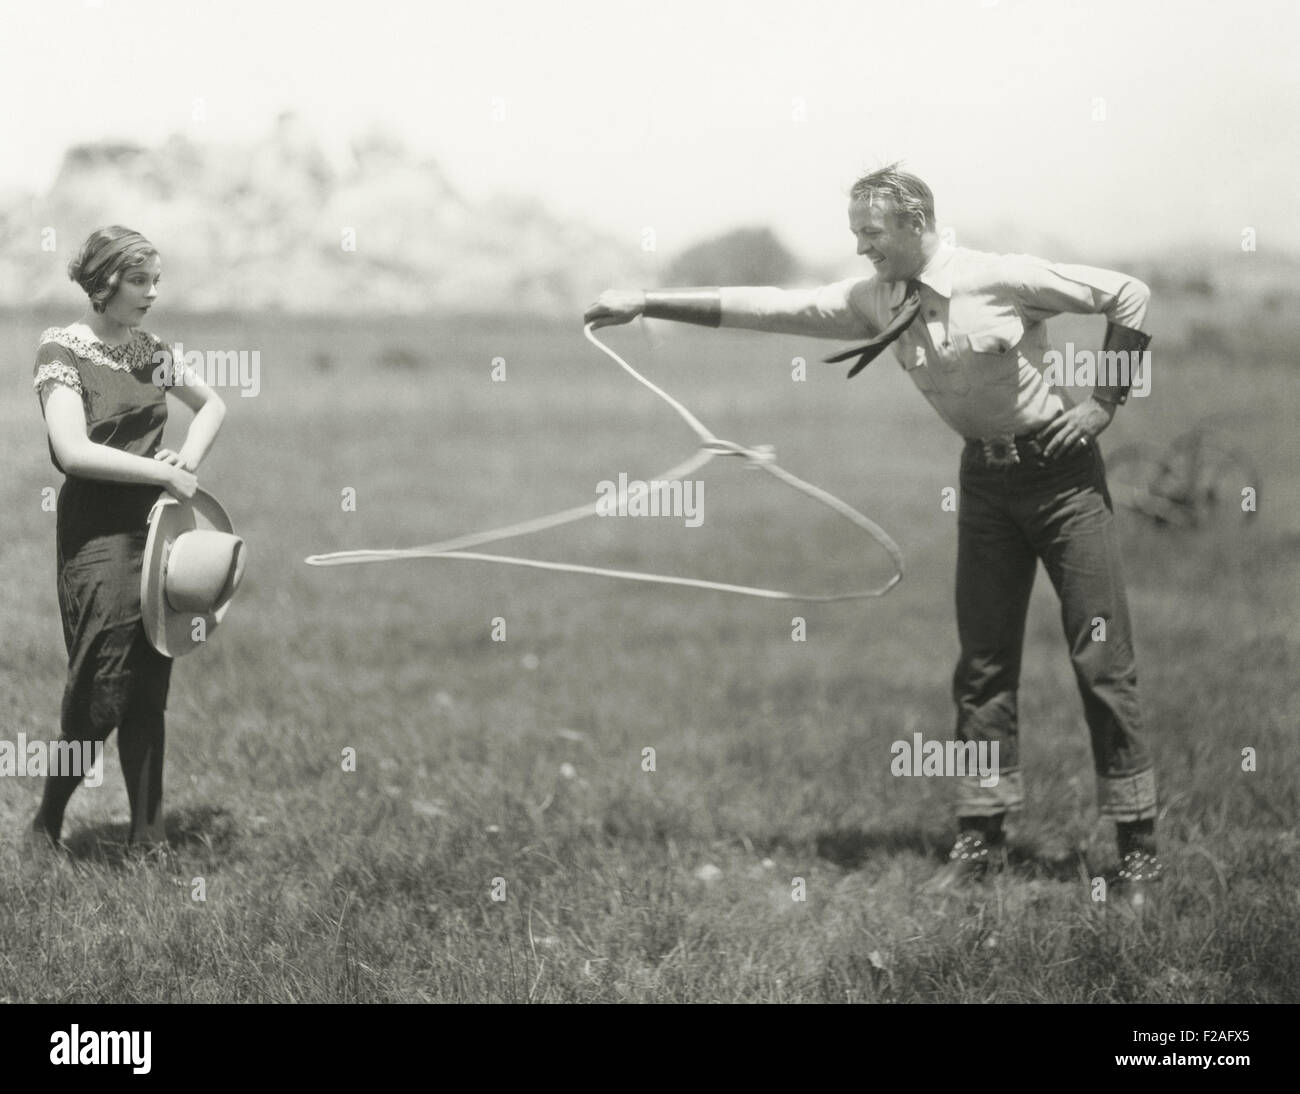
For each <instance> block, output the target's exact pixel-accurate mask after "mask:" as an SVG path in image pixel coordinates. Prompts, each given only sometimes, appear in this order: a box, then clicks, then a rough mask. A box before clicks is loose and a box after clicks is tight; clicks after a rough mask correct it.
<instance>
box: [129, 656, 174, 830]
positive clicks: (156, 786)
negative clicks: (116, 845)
mask: <svg viewBox="0 0 1300 1094" xmlns="http://www.w3.org/2000/svg"><path fill="white" fill-rule="evenodd" d="M133 662H134V668H135V673H134V676H135V678H136V683H135V686H134V687H133V688H132V689H131V694H130V696H129V698H128V700H127V705H126V709H125V711H124V712H123V714H122V722H121V725H120V726H119V727H118V731H117V747H118V754H119V756H120V758H121V761H122V776H123V778H124V779H125V780H126V793H127V798H128V799H129V800H130V802H131V834H130V837H129V840H130V842H131V843H140V844H144V845H146V846H148V845H163V844H166V842H167V836H166V832H165V831H164V829H163V812H162V792H163V746H164V744H165V741H166V724H165V715H164V710H165V708H166V705H167V686H168V681H169V679H170V677H171V665H172V663H171V659H170V658H167V657H164V656H163V655H162V654H160V653H158V652H157V651H156V650H155V649H153V647H152V646H150V645H149V643H148V641H147V639H145V637H144V635H143V633H142V634H141V635H140V638H139V641H138V643H137V649H136V650H135V651H133Z"/></svg>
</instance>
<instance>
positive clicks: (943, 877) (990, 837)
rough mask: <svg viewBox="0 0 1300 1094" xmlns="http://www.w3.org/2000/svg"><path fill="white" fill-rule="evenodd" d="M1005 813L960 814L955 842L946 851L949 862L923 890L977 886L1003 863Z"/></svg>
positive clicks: (1004, 861) (1000, 868)
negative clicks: (975, 815) (970, 815)
mask: <svg viewBox="0 0 1300 1094" xmlns="http://www.w3.org/2000/svg"><path fill="white" fill-rule="evenodd" d="M1005 816H1006V814H1005V813H998V814H996V815H994V816H992V817H959V818H958V819H957V826H958V829H959V832H958V836H957V842H956V843H954V844H953V847H952V850H951V851H949V852H948V862H947V864H946V865H944V866H942V867H941V868H940V869H939V872H938V873H936V874H935V875H934V877H932V878H931V879H930V880H929V881H927V882H926V883H925V884H924V885H923V886H922V887H921V891H922V892H923V893H946V892H951V891H952V890H954V889H961V888H964V887H966V886H969V885H978V884H979V883H980V882H982V881H983V880H984V879H985V878H986V877H988V876H989V875H990V874H996V873H999V872H1000V871H1001V870H1002V869H1003V868H1004V867H1005V866H1006V855H1007V852H1006V837H1005V836H1004V834H1003V832H1002V819H1003V817H1005Z"/></svg>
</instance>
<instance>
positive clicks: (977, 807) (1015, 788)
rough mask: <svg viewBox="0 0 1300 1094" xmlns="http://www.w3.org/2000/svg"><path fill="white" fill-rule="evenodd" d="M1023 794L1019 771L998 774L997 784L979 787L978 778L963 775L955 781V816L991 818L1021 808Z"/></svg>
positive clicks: (976, 776)
mask: <svg viewBox="0 0 1300 1094" xmlns="http://www.w3.org/2000/svg"><path fill="white" fill-rule="evenodd" d="M1024 804H1025V792H1024V788H1023V786H1022V784H1021V781H1020V772H1019V771H1003V772H1000V773H999V777H998V781H997V784H996V785H994V786H980V776H978V775H963V776H962V777H961V778H959V779H958V780H957V816H959V817H993V816H997V815H998V814H999V813H1007V812H1011V811H1013V810H1018V809H1020V808H1022V807H1023V806H1024Z"/></svg>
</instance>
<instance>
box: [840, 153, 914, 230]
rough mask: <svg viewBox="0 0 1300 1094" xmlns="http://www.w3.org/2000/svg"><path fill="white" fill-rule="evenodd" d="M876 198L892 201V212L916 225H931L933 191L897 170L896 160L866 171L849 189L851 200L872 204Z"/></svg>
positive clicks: (911, 176)
mask: <svg viewBox="0 0 1300 1094" xmlns="http://www.w3.org/2000/svg"><path fill="white" fill-rule="evenodd" d="M880 198H889V199H890V200H891V201H892V202H893V203H894V215H895V216H896V217H898V218H900V219H901V220H904V221H907V222H908V223H910V224H914V225H916V226H918V227H920V228H933V227H934V194H933V192H931V190H930V187H928V186H927V185H926V184H925V183H924V182H923V181H922V180H921V179H919V178H917V177H916V176H915V175H912V174H908V172H906V171H900V170H899V169H898V164H897V163H891V164H889V165H888V166H887V167H881V168H880V169H879V170H876V171H871V172H868V173H867V174H865V175H863V176H862V177H861V178H860V179H858V181H857V182H855V183H854V184H853V187H852V189H850V190H849V199H850V200H851V201H865V202H867V204H869V205H873V204H875V202H876V201H877V200H878V199H880Z"/></svg>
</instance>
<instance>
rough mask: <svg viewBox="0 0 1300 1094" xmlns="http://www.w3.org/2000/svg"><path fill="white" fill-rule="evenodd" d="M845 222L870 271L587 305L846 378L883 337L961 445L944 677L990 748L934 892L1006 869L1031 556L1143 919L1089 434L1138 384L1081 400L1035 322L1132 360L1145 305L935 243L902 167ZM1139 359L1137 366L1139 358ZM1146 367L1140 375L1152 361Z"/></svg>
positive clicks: (1126, 287) (1137, 802)
mask: <svg viewBox="0 0 1300 1094" xmlns="http://www.w3.org/2000/svg"><path fill="white" fill-rule="evenodd" d="M849 226H850V228H851V229H852V231H853V233H854V235H855V236H856V238H857V244H858V246H857V252H858V254H860V255H863V256H865V257H866V258H867V259H869V260H870V262H871V264H872V266H873V267H875V273H874V276H871V277H866V278H858V279H850V280H847V281H842V282H838V283H836V284H833V285H828V286H825V287H823V288H820V289H812V290H800V291H792V290H782V289H776V288H710V289H665V290H661V291H654V292H641V291H639V290H610V291H608V292H605V293H603V294H601V296H600V297H599V298H598V299H597V301H596V303H595V304H593V305H592V306H591V307H590V308H588V310H587V313H586V316H585V318H586V320H587V321H588V322H591V323H592V324H593V325H595V326H606V325H609V324H613V323H626V322H628V321H630V320H631V319H633V318H635V317H636V316H638V315H646V316H648V317H650V318H657V319H672V320H678V321H681V322H686V323H696V324H701V325H705V326H712V327H739V328H745V329H749V330H762V331H773V332H780V333H788V334H799V335H810V336H817V337H826V338H840V339H850V338H861V337H863V336H870V337H871V341H869V342H868V343H867V344H866V345H863V346H859V347H856V348H854V349H853V350H850V351H849V352H847V353H842V354H839V355H837V356H835V357H832V358H828V360H831V361H836V360H841V359H845V358H848V357H857V358H858V361H857V364H856V365H854V366H853V368H852V369H851V370H850V373H849V375H850V376H853V375H855V374H856V373H857V372H858V371H859V370H860V369H861V368H863V367H864V366H865V365H866V364H867V363H868V362H869V361H870V360H871V359H872V358H873V357H874V356H875V355H876V354H878V353H880V352H881V350H883V348H884V347H885V346H887V345H890V346H892V349H893V352H894V355H895V356H896V357H897V359H898V361H899V363H900V364H901V365H902V366H903V368H904V370H905V371H906V372H907V374H908V375H909V376H910V377H911V378H912V380H913V381H914V382H915V384H916V386H917V387H918V388H920V390H921V393H922V394H923V395H924V396H925V397H926V399H928V400H929V402H930V404H931V405H932V406H933V407H934V408H935V410H936V411H938V413H939V415H940V417H942V418H943V420H944V421H945V422H947V423H948V424H949V425H950V426H952V428H953V429H955V430H956V431H957V432H958V433H960V434H961V435H962V436H963V437H965V438H966V447H965V449H964V451H963V453H962V459H961V470H960V483H961V498H960V505H959V514H958V537H957V596H956V599H957V629H958V633H959V637H960V640H961V656H960V659H959V661H958V663H957V668H956V672H955V673H954V676H953V698H954V699H955V701H956V704H957V736H958V738H959V739H960V740H962V741H975V742H980V741H987V742H997V744H998V755H999V760H1000V775H1001V777H1000V779H999V781H998V783H997V785H996V786H992V787H982V786H980V784H979V776H978V775H976V774H971V775H969V776H967V777H964V778H963V779H961V780H960V781H959V783H958V803H957V819H958V827H959V833H958V837H957V840H956V842H955V844H954V846H953V848H952V851H951V853H950V856H949V861H948V863H947V865H946V866H945V867H944V868H943V869H942V870H941V871H940V872H939V873H938V874H937V875H936V876H935V877H934V878H933V879H932V880H931V882H930V883H929V885H928V886H927V888H928V889H930V890H931V891H939V892H942V891H945V890H948V889H950V888H953V887H955V886H959V885H963V884H967V883H971V882H978V881H981V880H983V878H984V877H985V876H986V875H987V874H988V873H989V872H990V869H991V868H992V869H994V870H996V869H1000V868H1001V866H1002V865H1003V864H1004V862H1005V841H1004V834H1003V829H1002V825H1003V818H1004V817H1005V815H1006V813H1007V812H1008V811H1011V810H1016V809H1019V808H1020V807H1021V805H1022V804H1023V790H1022V784H1021V775H1020V758H1019V735H1018V725H1017V706H1016V693H1017V688H1018V685H1019V679H1020V659H1021V649H1022V646H1023V643H1024V631H1025V616H1026V612H1027V610H1028V606H1029V595H1030V589H1031V587H1032V585H1033V581H1034V574H1035V571H1036V568H1037V562H1038V560H1039V559H1041V560H1042V561H1043V564H1044V566H1045V568H1046V570H1047V573H1048V576H1049V577H1050V578H1051V581H1052V584H1053V585H1054V586H1055V588H1056V592H1057V595H1058V596H1059V597H1060V602H1061V620H1062V624H1063V625H1064V628H1065V636H1066V641H1067V643H1068V645H1069V650H1070V658H1071V660H1072V662H1073V666H1074V672H1075V676H1076V678H1077V680H1078V685H1079V691H1080V694H1081V695H1082V697H1083V708H1084V714H1085V717H1086V719H1087V723H1088V729H1089V731H1090V734H1091V738H1092V753H1093V760H1094V766H1095V768H1096V773H1097V795H1098V802H1099V806H1100V810H1101V813H1102V815H1104V816H1107V817H1109V818H1111V819H1113V820H1114V821H1115V822H1116V824H1117V836H1118V843H1119V851H1120V858H1121V866H1120V870H1119V874H1118V876H1117V878H1116V882H1117V884H1118V886H1119V887H1120V890H1121V891H1122V893H1123V895H1124V898H1125V899H1126V900H1127V901H1128V902H1129V903H1130V904H1131V906H1132V907H1134V908H1135V909H1138V910H1141V909H1142V908H1143V906H1144V905H1146V904H1148V902H1149V900H1150V891H1149V884H1150V883H1151V882H1153V881H1155V880H1156V879H1157V878H1158V877H1159V873H1160V866H1159V862H1158V860H1157V857H1156V841H1155V816H1156V789H1155V776H1154V773H1153V771H1152V767H1151V758H1150V756H1149V754H1148V752H1147V749H1146V746H1145V744H1144V741H1143V734H1142V725H1141V714H1140V710H1139V706H1138V696H1137V668H1136V663H1135V659H1134V653H1133V646H1132V639H1131V633H1130V624H1129V615H1128V606H1127V603H1126V600H1125V596H1124V585H1123V578H1122V575H1121V572H1120V565H1119V555H1120V551H1119V545H1118V542H1117V537H1116V530H1115V524H1114V514H1113V512H1112V509H1111V503H1110V496H1109V493H1108V492H1107V489H1106V478H1105V469H1104V467H1103V464H1102V460H1101V454H1100V452H1099V450H1098V448H1097V444H1096V438H1097V436H1098V435H1099V434H1100V433H1101V432H1102V431H1103V430H1104V429H1105V428H1106V427H1107V426H1108V425H1109V424H1110V421H1111V418H1112V417H1113V416H1114V414H1115V411H1116V408H1117V406H1118V405H1120V404H1122V403H1123V402H1124V401H1125V399H1126V398H1127V395H1128V390H1129V387H1130V386H1131V384H1132V380H1133V373H1132V371H1131V370H1130V369H1129V368H1127V367H1126V368H1121V369H1111V370H1109V371H1110V372H1111V373H1112V374H1113V373H1118V375H1109V376H1106V375H1103V376H1101V377H1100V379H1102V380H1103V381H1105V382H1103V383H1101V384H1100V385H1099V386H1098V387H1097V388H1096V390H1095V392H1094V394H1093V395H1092V397H1091V398H1089V399H1087V400H1085V401H1083V402H1080V403H1077V404H1075V403H1074V402H1073V400H1072V399H1071V398H1070V397H1069V395H1068V393H1066V392H1062V391H1057V390H1055V388H1054V387H1053V385H1052V383H1051V382H1050V380H1049V378H1048V377H1045V376H1044V375H1043V367H1044V365H1045V364H1047V363H1048V361H1049V358H1048V356H1047V355H1048V354H1049V353H1050V352H1051V345H1050V343H1049V341H1048V338H1047V330H1046V325H1045V320H1046V319H1048V318H1049V317H1050V316H1053V315H1057V314H1060V313H1061V312H1083V313H1093V314H1095V313H1102V314H1104V315H1105V316H1106V320H1107V325H1106V339H1105V343H1104V350H1105V351H1107V352H1109V353H1111V354H1112V356H1110V357H1109V358H1107V359H1108V360H1110V361H1120V360H1122V361H1124V362H1126V363H1128V362H1130V361H1131V362H1134V363H1136V361H1137V360H1138V359H1139V358H1140V357H1141V356H1142V351H1143V350H1145V348H1146V346H1147V344H1148V343H1149V341H1150V338H1149V336H1148V335H1146V334H1144V333H1142V331H1141V327H1142V321H1143V319H1144V317H1145V314H1146V308H1147V301H1148V298H1149V296H1150V293H1149V290H1148V289H1147V287H1146V286H1145V285H1144V284H1142V282H1140V281H1138V280H1137V279H1136V278H1132V277H1127V276H1125V275H1124V274H1120V273H1114V272H1112V271H1110V270H1102V269H1096V268H1093V267H1089V266H1074V265H1063V264H1052V263H1048V262H1045V261H1043V260H1041V259H1037V258H1031V257H1029V256H1026V255H998V254H989V253H984V252H979V251H972V250H967V249H965V248H961V247H958V248H951V249H950V248H944V247H941V245H940V241H939V237H938V234H937V233H936V231H935V218H934V196H933V194H932V193H931V191H930V188H929V187H928V186H927V185H926V184H925V183H924V182H923V181H922V180H921V179H919V178H917V177H916V176H914V175H911V174H908V173H906V172H903V171H900V170H898V169H897V165H892V166H889V167H885V168H882V169H881V170H878V171H873V172H871V173H870V174H867V175H865V176H863V177H862V178H861V179H859V180H858V181H857V182H856V183H855V184H854V185H853V188H852V190H851V192H850V201H849ZM1148 360H1149V358H1148ZM1148 367H1149V366H1148Z"/></svg>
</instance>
